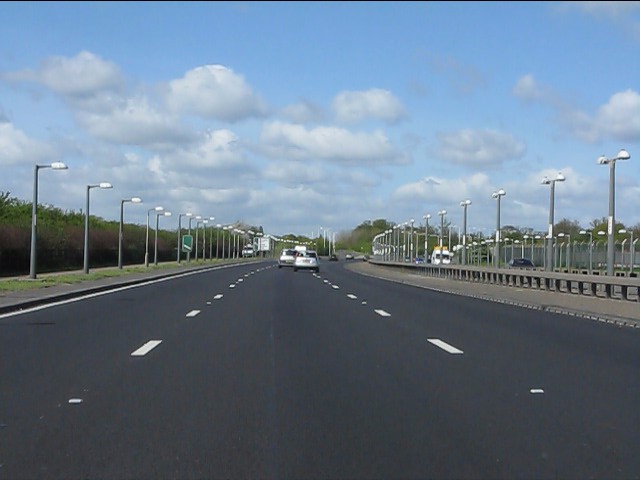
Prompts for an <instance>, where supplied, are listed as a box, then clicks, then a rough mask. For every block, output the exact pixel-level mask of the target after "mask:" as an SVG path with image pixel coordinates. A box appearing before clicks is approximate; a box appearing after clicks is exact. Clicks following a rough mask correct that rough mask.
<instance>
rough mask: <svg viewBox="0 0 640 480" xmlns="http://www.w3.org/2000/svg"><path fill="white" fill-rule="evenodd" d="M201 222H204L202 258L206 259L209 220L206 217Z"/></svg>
mask: <svg viewBox="0 0 640 480" xmlns="http://www.w3.org/2000/svg"><path fill="white" fill-rule="evenodd" d="M200 223H202V260H203V261H204V260H206V259H207V257H206V253H207V223H209V220H207V219H206V218H205V219H204V220H202V222H200Z"/></svg>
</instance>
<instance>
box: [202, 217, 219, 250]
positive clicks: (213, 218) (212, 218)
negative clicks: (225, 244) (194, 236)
mask: <svg viewBox="0 0 640 480" xmlns="http://www.w3.org/2000/svg"><path fill="white" fill-rule="evenodd" d="M215 219H216V217H209V220H210V221H211V230H210V231H209V260H213V228H214V227H215V225H214V224H213V221H214V220H215ZM205 234H206V229H205ZM216 247H217V245H216Z"/></svg>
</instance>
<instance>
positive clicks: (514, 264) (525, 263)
mask: <svg viewBox="0 0 640 480" xmlns="http://www.w3.org/2000/svg"><path fill="white" fill-rule="evenodd" d="M535 267H536V266H535V265H534V264H533V262H532V261H531V260H529V259H528V258H512V259H511V260H509V268H535Z"/></svg>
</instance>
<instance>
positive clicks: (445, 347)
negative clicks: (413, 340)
mask: <svg viewBox="0 0 640 480" xmlns="http://www.w3.org/2000/svg"><path fill="white" fill-rule="evenodd" d="M427 341H428V342H429V343H431V344H433V345H435V346H436V347H440V348H441V349H442V350H444V351H445V352H448V353H451V354H453V355H460V354H462V353H464V352H463V351H462V350H458V349H457V348H456V347H454V346H453V345H449V344H448V343H447V342H443V341H442V340H440V339H439V338H428V339H427Z"/></svg>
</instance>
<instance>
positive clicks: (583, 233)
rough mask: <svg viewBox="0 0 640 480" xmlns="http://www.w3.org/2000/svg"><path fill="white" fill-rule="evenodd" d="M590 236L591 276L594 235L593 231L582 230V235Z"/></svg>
mask: <svg viewBox="0 0 640 480" xmlns="http://www.w3.org/2000/svg"><path fill="white" fill-rule="evenodd" d="M587 234H588V235H589V275H591V269H592V268H593V233H592V232H591V230H580V235H587Z"/></svg>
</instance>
